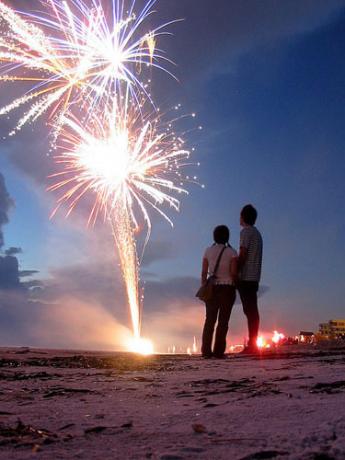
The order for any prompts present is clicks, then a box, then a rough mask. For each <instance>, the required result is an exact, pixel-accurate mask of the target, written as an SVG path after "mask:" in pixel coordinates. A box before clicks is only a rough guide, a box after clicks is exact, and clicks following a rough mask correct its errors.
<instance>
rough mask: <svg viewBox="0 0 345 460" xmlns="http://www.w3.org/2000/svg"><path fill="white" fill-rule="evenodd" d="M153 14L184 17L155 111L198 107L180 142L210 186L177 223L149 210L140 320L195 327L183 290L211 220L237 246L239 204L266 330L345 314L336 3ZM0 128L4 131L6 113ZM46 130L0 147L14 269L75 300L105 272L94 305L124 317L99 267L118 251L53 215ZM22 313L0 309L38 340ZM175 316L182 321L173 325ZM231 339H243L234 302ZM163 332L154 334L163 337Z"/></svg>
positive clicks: (344, 34) (344, 81) (174, 333)
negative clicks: (252, 243)
mask: <svg viewBox="0 0 345 460" xmlns="http://www.w3.org/2000/svg"><path fill="white" fill-rule="evenodd" d="M8 3H10V4H14V3H15V2H8ZM16 3H17V4H19V3H20V2H16ZM157 10H158V11H159V13H157V14H158V16H159V19H162V20H164V19H170V18H185V21H183V22H181V23H178V24H175V25H173V26H172V27H171V30H172V31H173V32H174V37H172V38H169V39H166V40H165V41H164V47H165V48H166V49H167V51H168V53H169V55H170V56H172V58H173V60H174V61H175V62H176V63H177V64H178V67H177V68H176V69H174V72H175V74H176V75H177V77H178V78H179V83H176V82H175V81H173V80H170V79H167V77H166V76H162V75H156V80H155V79H154V81H156V83H155V84H154V86H153V92H154V93H155V95H156V98H158V99H159V101H160V102H161V106H162V107H169V105H172V104H175V103H176V102H180V103H182V104H183V106H184V109H185V111H187V112H192V111H194V110H195V111H196V112H197V114H198V120H197V123H200V124H202V125H203V127H204V129H203V131H201V132H195V133H191V134H190V136H189V139H188V140H189V142H190V144H191V145H196V147H197V151H196V153H195V161H200V162H201V166H200V168H198V171H197V174H198V176H199V178H200V182H202V183H204V184H205V185H206V188H205V189H201V188H199V187H194V186H191V187H190V196H189V197H186V198H183V200H182V207H181V213H180V214H177V215H175V216H173V218H174V222H175V227H174V229H173V230H172V229H170V227H169V226H168V225H167V224H166V223H165V222H162V221H161V220H160V218H159V217H154V218H153V222H154V229H153V233H152V239H151V243H150V245H149V247H148V250H147V254H146V259H144V264H143V268H142V270H143V271H142V278H143V280H145V281H146V301H145V307H144V328H146V330H147V331H148V332H149V333H150V334H151V336H152V335H155V331H154V327H162V324H165V323H164V317H165V318H166V320H167V324H166V334H165V336H167V337H169V336H171V337H172V339H171V340H175V339H176V338H177V339H179V340H181V341H183V340H184V339H185V340H187V338H188V337H190V335H191V334H195V335H198V334H199V333H200V328H201V326H202V324H201V322H202V306H201V305H199V304H198V303H196V301H195V300H194V299H193V293H194V289H195V286H196V285H197V283H198V282H197V280H196V279H195V278H197V277H198V276H199V271H200V263H201V257H202V253H203V251H204V248H205V247H206V246H207V245H208V244H209V243H210V242H211V234H212V229H213V227H214V226H215V225H217V224H220V223H226V224H228V225H229V227H230V229H231V232H232V244H233V245H234V246H235V247H236V248H237V246H238V238H239V230H240V229H239V217H238V216H239V211H240V209H241V207H242V206H243V205H244V204H246V203H248V202H251V203H253V204H254V205H255V206H256V207H257V209H258V211H259V219H258V223H257V226H258V228H259V229H260V230H261V231H262V233H263V237H264V266H263V279H262V284H263V285H264V286H265V290H264V291H265V292H264V293H263V295H262V296H261V298H260V308H261V313H262V320H263V321H262V329H263V330H264V331H271V330H272V329H274V328H276V327H277V328H280V329H284V331H286V332H288V333H290V334H294V333H296V332H298V331H299V330H300V329H311V330H315V329H317V326H318V323H319V322H321V321H326V320H328V319H330V318H336V317H344V316H345V303H344V300H343V299H344V294H345V292H344V291H345V286H344V282H343V279H344V278H345V264H344V260H345V249H344V248H345V245H344V243H343V235H344V234H345V214H344V202H343V200H344V189H345V187H344V181H343V176H344V171H345V168H344V166H345V159H344V158H345V157H344V147H345V138H344V136H345V135H344V121H345V117H344V115H345V109H344V107H345V60H344V44H345V1H327V2H325V1H321V0H320V1H317V0H313V1H303V0H299V1H297V0H296V1H290V0H284V1H281V2H277V1H273V0H262V1H259V0H251V1H249V0H248V1H243V0H241V1H240V0H237V1H232V0H215V1H214V2H212V8H211V7H210V2H209V1H206V0H179V1H172V0H161V1H160V2H158V4H157ZM0 123H2V126H1V132H5V131H6V129H7V123H8V121H6V120H3V121H1V120H0ZM45 136H46V135H45V133H44V131H43V130H42V129H41V128H40V127H39V126H38V127H35V126H34V127H32V128H30V129H28V130H24V131H22V132H21V133H19V134H18V136H17V138H16V139H15V140H12V141H10V142H9V141H8V140H7V141H3V142H2V143H1V145H0V150H1V156H0V171H1V172H2V174H3V176H4V178H5V181H6V187H7V190H8V192H9V194H10V196H11V197H12V198H13V200H14V201H15V208H12V209H11V210H10V211H9V220H10V222H9V223H8V224H7V225H6V226H4V227H3V231H4V235H5V246H4V249H5V248H8V247H10V246H15V247H21V248H22V249H23V253H22V254H19V255H18V256H17V257H19V261H20V268H21V269H22V270H27V269H36V270H38V271H39V272H40V273H39V274H36V275H35V277H36V279H37V278H39V279H41V280H42V281H44V282H45V284H46V285H48V288H47V289H49V288H51V284H54V283H55V284H54V285H56V284H58V280H60V281H61V280H62V279H63V280H64V282H65V281H66V273H67V272H68V273H69V280H70V282H69V283H68V288H67V287H66V289H65V290H64V289H61V291H64V292H65V293H66V295H68V296H69V297H71V296H72V297H73V298H76V297H77V298H78V299H79V300H80V299H81V298H84V295H83V280H84V281H85V279H86V278H85V273H84V270H85V267H87V270H88V273H89V276H90V277H91V279H92V277H93V275H92V273H94V278H95V279H97V280H99V277H100V278H103V282H104V283H105V284H106V282H105V281H104V280H105V279H106V280H109V285H105V284H103V291H102V292H100V289H98V288H97V287H96V286H95V293H96V294H97V295H96V294H95V298H97V304H102V305H103V306H104V308H105V309H108V310H110V311H111V312H112V314H114V316H115V317H116V318H117V319H118V320H119V321H121V322H123V323H126V322H127V317H126V314H125V313H124V311H123V310H124V306H123V302H122V301H121V302H120V301H115V305H113V304H112V303H113V300H112V299H113V296H114V295H115V297H116V298H117V299H118V298H119V297H120V298H122V297H121V296H122V294H121V293H120V292H119V291H121V289H122V287H121V284H120V283H119V282H116V283H115V282H114V281H113V280H112V276H111V275H112V274H111V273H109V271H110V272H111V270H112V268H111V267H112V263H113V261H114V260H115V259H114V258H113V254H112V252H111V248H110V244H111V241H110V239H109V237H108V234H107V232H106V230H105V229H104V228H101V227H97V228H96V229H95V230H86V229H85V227H84V223H83V222H82V218H81V217H80V216H78V215H77V216H75V217H72V218H70V219H69V221H68V222H66V221H64V220H63V219H62V218H58V219H56V220H54V221H53V222H51V221H49V213H50V210H51V209H52V206H53V197H52V196H49V194H47V193H46V192H45V190H44V189H45V177H46V175H47V173H49V170H50V168H53V166H52V164H51V163H50V159H47V158H46V157H45V146H46V145H47V142H46V137H45ZM170 215H173V214H170ZM145 260H146V263H145ZM81 273H84V275H81ZM73 279H75V284H74V285H73V282H72V281H71V280H73ZM88 279H89V278H88ZM49 283H50V284H49ZM76 286H77V287H76ZM104 292H109V296H108V297H107V296H105V295H104ZM58 294H59V295H61V292H60V291H59V293H58ZM58 294H55V299H56V298H57V297H58V296H59V295H58ZM44 300H45V301H47V299H44ZM109 304H112V306H111V307H110V306H109ZM30 305H31V303H29V307H28V308H30ZM26 311H27V310H25V312H26ZM25 312H24V313H23V312H22V311H21V312H20V313H18V314H17V315H14V316H13V318H12V317H11V318H10V319H8V317H7V316H6V315H5V316H6V318H7V319H6V321H7V322H6V324H10V326H9V327H11V328H12V329H13V331H14V334H17V335H16V337H17V339H18V340H17V342H18V343H19V342H20V341H21V338H22V341H23V342H30V341H31V342H35V340H34V338H33V337H34V334H33V333H32V332H30V333H28V332H27V331H26V329H25V326H23V319H22V316H23V315H24V316H25V315H26V314H27V313H25ZM196 312H197V313H196ZM1 314H4V312H3V311H2V312H1V311H0V315H1ZM184 315H186V317H187V318H188V321H189V322H188V321H187V323H188V325H186V327H185V328H184V327H183V326H182V325H181V324H176V322H179V321H181V318H182V321H183V318H184ZM193 317H195V320H194V322H193ZM158 319H161V323H159V321H158ZM157 321H158V322H157ZM0 322H1V317H0ZM172 323H174V326H171V324H172ZM18 325H20V327H19V326H18ZM18 331H19V332H18ZM230 334H232V336H233V337H235V338H236V339H237V338H239V337H241V336H243V335H244V334H245V322H244V319H243V317H242V314H241V311H240V307H239V306H236V311H235V314H234V318H233V321H232V323H231V326H230ZM162 336H164V334H163V332H162V331H160V335H159V334H158V335H157V334H156V337H157V340H159V341H161V342H163V343H168V342H169V340H170V339H166V340H165V341H164V340H163V339H162ZM177 339H176V340H177ZM62 341H63V339H61V343H62ZM17 342H16V343H17ZM35 343H38V344H42V343H43V344H45V342H44V341H37V342H35ZM59 343H60V342H59Z"/></svg>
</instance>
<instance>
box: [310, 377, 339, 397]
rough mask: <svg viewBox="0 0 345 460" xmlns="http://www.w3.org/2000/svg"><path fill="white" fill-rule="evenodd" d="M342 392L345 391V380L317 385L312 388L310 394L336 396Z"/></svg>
mask: <svg viewBox="0 0 345 460" xmlns="http://www.w3.org/2000/svg"><path fill="white" fill-rule="evenodd" d="M342 390H343V391H344V390H345V380H338V381H336V382H331V383H317V384H316V385H314V386H313V387H312V388H311V390H310V393H327V394H335V393H340V392H341V391H342Z"/></svg>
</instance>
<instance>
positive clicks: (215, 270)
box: [212, 246, 227, 276]
mask: <svg viewBox="0 0 345 460" xmlns="http://www.w3.org/2000/svg"><path fill="white" fill-rule="evenodd" d="M226 248H227V246H224V248H223V249H222V250H221V251H220V253H219V256H218V259H217V262H216V265H215V266H214V270H213V273H212V275H213V276H216V273H217V271H218V268H219V264H220V259H221V258H222V255H223V252H224V251H225V249H226Z"/></svg>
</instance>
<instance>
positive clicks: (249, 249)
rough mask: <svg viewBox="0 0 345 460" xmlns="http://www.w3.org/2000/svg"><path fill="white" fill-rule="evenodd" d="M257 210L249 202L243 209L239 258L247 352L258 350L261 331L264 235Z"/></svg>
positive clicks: (245, 350)
mask: <svg viewBox="0 0 345 460" xmlns="http://www.w3.org/2000/svg"><path fill="white" fill-rule="evenodd" d="M257 215H258V214H257V211H256V209H255V208H254V207H253V206H252V205H251V204H247V205H246V206H244V208H243V209H242V211H241V218H240V224H241V227H243V228H242V230H241V235H240V253H239V258H238V266H239V282H238V291H239V294H240V297H241V302H242V306H243V312H244V314H245V315H246V317H247V321H248V333H249V340H248V345H247V347H246V348H245V349H244V352H245V353H255V352H257V343H256V342H257V338H258V332H259V322H260V317H259V311H258V299H257V293H258V289H259V282H260V277H261V263H262V237H261V234H260V232H259V230H258V229H257V228H256V227H255V222H256V219H257Z"/></svg>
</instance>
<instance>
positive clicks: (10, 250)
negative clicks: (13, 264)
mask: <svg viewBox="0 0 345 460" xmlns="http://www.w3.org/2000/svg"><path fill="white" fill-rule="evenodd" d="M22 253H23V250H22V248H14V247H11V248H8V249H6V251H5V254H6V255H7V256H15V255H17V254H22Z"/></svg>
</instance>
